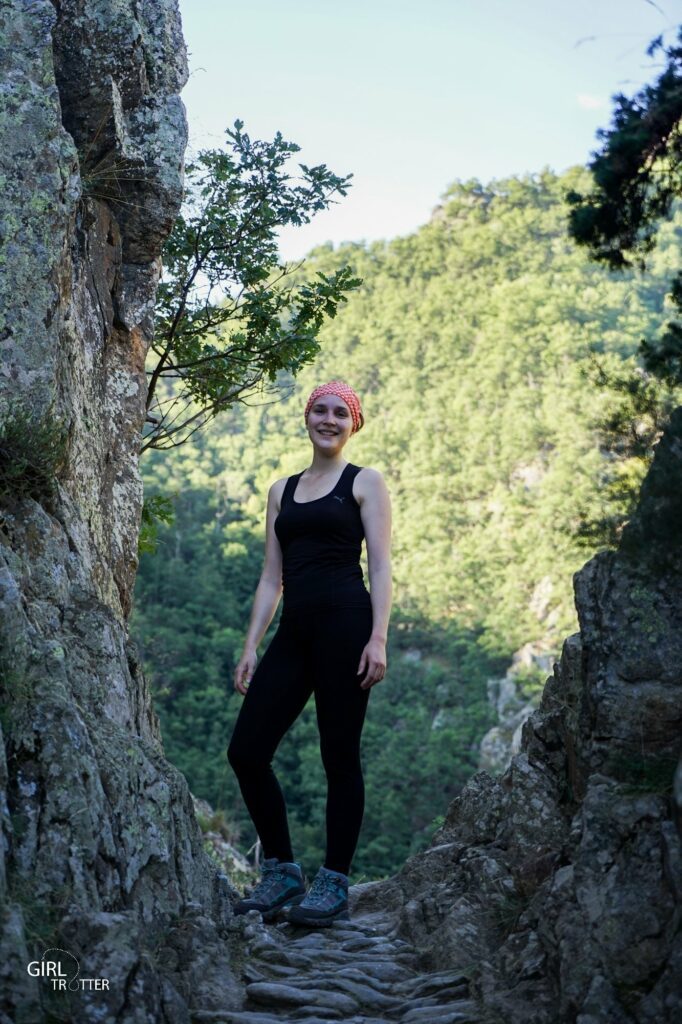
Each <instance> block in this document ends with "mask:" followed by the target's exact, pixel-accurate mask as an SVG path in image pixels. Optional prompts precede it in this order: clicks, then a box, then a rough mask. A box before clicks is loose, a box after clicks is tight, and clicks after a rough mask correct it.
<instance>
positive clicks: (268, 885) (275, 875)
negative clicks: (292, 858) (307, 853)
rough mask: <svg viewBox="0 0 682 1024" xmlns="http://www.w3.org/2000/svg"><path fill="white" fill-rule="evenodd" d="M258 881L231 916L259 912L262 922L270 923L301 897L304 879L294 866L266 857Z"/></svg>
mask: <svg viewBox="0 0 682 1024" xmlns="http://www.w3.org/2000/svg"><path fill="white" fill-rule="evenodd" d="M261 875H262V877H261V880H260V882H258V884H257V885H256V886H255V887H254V889H252V891H251V892H250V893H249V895H248V896H245V897H244V898H243V899H241V900H239V902H238V903H235V905H234V908H233V909H234V913H235V914H247V913H248V912H249V910H259V911H260V913H261V914H262V915H263V920H264V921H270V920H272V918H273V917H276V916H277V914H278V913H279V912H280V910H282V909H283V908H284V907H286V906H288V905H289V904H290V903H299V902H300V901H301V900H302V899H303V897H304V896H305V879H304V877H303V872H302V871H301V868H300V866H299V865H298V864H294V863H290V862H289V861H282V860H277V858H276V857H267V858H266V859H265V860H264V861H263V865H262V868H261Z"/></svg>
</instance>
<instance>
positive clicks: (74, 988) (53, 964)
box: [26, 946, 109, 992]
mask: <svg viewBox="0 0 682 1024" xmlns="http://www.w3.org/2000/svg"><path fill="white" fill-rule="evenodd" d="M48 953H63V954H64V956H60V957H54V958H53V957H50V958H49V959H46V957H47V955H48ZM26 969H27V971H28V973H29V974H30V975H31V977H33V978H46V979H47V980H48V981H49V982H51V983H52V988H53V990H54V991H55V992H66V990H67V989H68V990H69V991H70V992H81V991H83V990H88V991H92V990H99V989H107V990H108V988H109V979H108V978H79V977H78V975H79V974H80V969H81V968H80V963H79V962H78V958H77V957H75V956H74V954H73V953H70V952H69V951H68V949H60V947H59V946H50V948H49V949H46V950H45V952H44V953H43V955H42V957H41V959H40V960H31V962H30V964H29V965H28V967H27V968H26ZM72 975H73V976H72Z"/></svg>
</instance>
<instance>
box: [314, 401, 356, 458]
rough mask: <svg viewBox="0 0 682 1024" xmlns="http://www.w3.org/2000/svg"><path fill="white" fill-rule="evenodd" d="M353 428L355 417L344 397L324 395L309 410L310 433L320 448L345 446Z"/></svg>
mask: <svg viewBox="0 0 682 1024" xmlns="http://www.w3.org/2000/svg"><path fill="white" fill-rule="evenodd" d="M352 430H353V417H352V416H351V412H350V409H349V408H348V406H347V405H346V403H345V402H344V400H343V398H339V396H338V395H322V397H321V398H318V399H316V401H315V402H313V404H312V405H311V407H310V410H309V412H308V435H309V437H310V440H311V441H312V442H313V444H314V445H317V447H318V448H321V449H325V450H328V449H329V448H332V449H340V448H343V446H344V444H345V443H346V441H347V440H348V438H349V437H350V435H351V432H352Z"/></svg>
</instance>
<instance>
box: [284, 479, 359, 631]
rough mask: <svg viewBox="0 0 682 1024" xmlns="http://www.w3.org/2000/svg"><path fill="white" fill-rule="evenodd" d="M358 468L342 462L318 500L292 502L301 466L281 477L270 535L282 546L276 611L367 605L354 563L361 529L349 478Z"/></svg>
mask: <svg viewBox="0 0 682 1024" xmlns="http://www.w3.org/2000/svg"><path fill="white" fill-rule="evenodd" d="M361 469H362V466H354V465H353V464H352V463H350V462H349V463H348V464H347V465H346V466H345V467H344V469H343V472H342V473H341V476H340V478H339V480H338V482H337V484H336V486H335V487H334V488H333V490H331V491H330V492H329V493H328V494H324V495H322V497H321V498H313V500H312V501H305V502H299V501H294V491H295V489H296V485H297V484H298V481H299V479H300V478H301V475H302V474H303V470H301V472H300V473H295V474H294V475H293V476H290V477H289V478H288V479H287V482H286V485H285V487H284V492H283V494H282V503H281V508H280V511H279V514H278V515H277V518H276V519H275V533H276V535H277V539H278V540H279V543H280V547H281V548H282V586H283V594H282V599H283V605H282V610H283V611H284V610H286V609H289V610H291V611H293V610H297V609H301V608H305V607H307V606H311V605H314V606H315V607H318V608H319V607H320V606H324V607H325V608H327V607H329V608H358V607H362V608H364V607H369V608H371V607H372V604H371V600H370V596H369V591H368V590H367V588H366V586H365V582H364V577H363V573H362V566H361V565H360V553H361V550H362V541H363V538H364V536H365V530H364V527H363V525H362V519H361V517H360V506H359V505H358V503H357V501H356V500H355V498H354V497H353V480H354V479H355V477H356V476H357V474H358V473H359V472H360V470H361Z"/></svg>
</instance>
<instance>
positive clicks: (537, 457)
mask: <svg viewBox="0 0 682 1024" xmlns="http://www.w3.org/2000/svg"><path fill="white" fill-rule="evenodd" d="M588 186H589V172H588V171H587V170H586V169H584V168H578V167H576V168H573V169H571V170H569V171H567V172H566V173H564V174H563V175H557V174H555V173H553V172H552V171H550V170H549V169H545V170H543V171H541V172H539V173H537V174H528V175H524V176H520V177H511V178H507V179H502V180H494V181H492V182H490V183H487V184H484V183H481V182H479V181H477V180H471V181H466V182H457V183H455V184H453V185H452V186H451V187H450V188H449V189H448V190H447V192H446V193H445V195H444V196H443V198H442V200H441V202H440V204H439V205H438V207H437V208H436V209H435V210H434V212H433V215H432V217H431V219H430V221H429V222H428V223H427V224H426V225H424V226H423V227H422V228H420V229H419V230H418V231H416V232H415V233H413V234H411V235H408V236H405V237H400V238H396V239H394V240H392V241H387V242H382V243H373V244H362V243H353V244H346V245H342V246H339V247H337V248H333V247H332V246H331V245H330V246H322V247H320V248H317V249H315V250H314V251H313V252H311V253H310V254H309V256H308V259H307V261H306V266H305V272H306V274H308V275H310V274H311V273H313V272H315V271H318V270H319V271H322V272H323V273H324V274H327V275H331V274H334V273H336V272H338V271H339V270H342V269H343V268H344V267H350V270H351V272H352V274H353V275H356V276H357V277H358V278H361V279H362V284H361V286H360V287H358V288H356V289H355V290H353V291H352V292H351V293H350V295H349V297H348V301H347V302H346V303H344V304H342V305H340V306H339V310H338V313H337V315H336V317H335V318H334V319H330V320H328V321H327V322H326V323H325V324H324V326H323V327H322V329H321V331H320V335H319V340H320V344H321V350H320V352H319V354H318V355H317V357H316V359H315V361H314V363H313V364H312V365H305V366H303V367H302V368H301V369H300V371H299V372H298V374H297V376H296V378H294V377H293V376H291V375H289V374H285V373H282V372H280V374H279V376H278V379H277V385H278V387H279V390H280V394H279V395H272V394H268V395H263V397H262V398H261V399H251V400H250V401H249V404H248V405H247V404H244V403H242V402H237V403H235V404H234V405H232V406H231V407H230V408H228V409H226V410H225V411H224V412H222V413H221V415H220V416H218V417H217V418H216V419H215V420H213V421H212V422H210V423H209V424H208V425H207V426H206V427H205V428H204V429H202V430H201V431H198V432H197V433H196V434H194V435H193V436H192V439H191V440H190V441H189V442H187V443H185V444H183V445H181V446H180V447H178V448H177V449H174V450H173V451H171V452H164V451H160V450H154V449H150V450H149V451H147V452H145V453H144V456H143V459H142V471H143V475H144V484H145V495H146V498H147V500H150V499H152V498H153V497H154V496H165V497H172V499H173V507H174V520H173V521H172V522H169V523H163V522H161V523H160V524H159V526H158V546H157V548H156V551H153V552H152V551H146V552H144V553H143V554H142V556H141V560H140V569H139V574H138V580H137V587H136V594H135V606H134V612H133V617H132V632H133V636H134V638H135V639H136V641H137V642H138V644H139V646H140V651H141V656H142V660H143V663H144V666H145V670H146V672H147V674H148V676H149V678H150V681H151V685H152V690H153V694H154V703H155V707H156V709H157V712H158V714H159V717H160V720H161V726H162V732H163V739H164V746H165V749H166V753H167V756H168V757H169V758H170V760H171V761H172V762H173V763H174V764H175V765H177V767H178V768H179V769H180V770H181V771H182V772H183V773H184V774H185V776H186V778H187V780H188V783H189V786H190V788H191V790H192V792H193V793H194V794H195V795H196V796H198V797H202V798H204V799H206V800H208V801H209V802H210V803H211V804H212V805H213V806H214V807H215V808H216V809H219V810H221V811H222V812H223V814H224V817H225V819H226V820H227V822H228V823H229V831H230V834H231V836H232V838H233V839H234V841H235V842H236V844H237V845H238V846H239V847H240V848H241V849H242V850H243V851H244V852H245V851H247V850H248V849H249V848H250V847H251V846H252V845H253V843H254V841H255V839H256V836H255V832H254V830H253V826H252V825H251V822H250V819H249V818H248V815H247V812H246V809H245V807H244V806H243V803H242V800H241V796H240V793H239V789H238V786H237V782H236V779H235V777H234V776H233V774H232V771H231V769H230V767H229V765H228V763H227V760H226V755H225V751H226V747H227V743H228V741H229V737H230V733H231V729H232V724H233V722H234V720H235V717H236V715H237V713H238V710H239V704H240V701H241V699H242V698H241V697H240V696H239V695H238V694H236V693H235V692H234V691H233V684H232V673H233V669H234V665H235V664H236V662H237V660H238V658H239V656H240V654H241V650H242V644H243V639H244V635H245V632H246V628H247V625H248V619H249V613H250V609H251V602H252V599H253V595H254V591H255V588H256V584H257V582H258V578H259V575H260V571H261V567H262V558H263V542H264V525H265V503H266V494H267V490H268V487H269V486H270V484H271V483H272V482H273V481H274V480H275V479H277V478H278V477H282V476H288V475H290V474H292V473H295V472H298V471H299V470H301V469H303V468H305V467H306V466H307V465H309V463H310V458H311V448H310V442H309V440H308V436H307V433H306V430H305V426H304V421H303V408H304V405H305V400H306V398H307V396H308V394H309V393H310V391H311V390H312V388H313V387H314V386H315V385H316V384H318V383H321V382H324V381H326V380H328V379H330V378H341V379H344V380H347V381H348V382H349V383H350V384H351V385H352V386H353V387H354V388H355V390H356V391H357V392H358V394H359V395H360V397H361V400H362V402H363V411H364V415H365V420H366V425H365V427H364V429H363V430H362V431H360V433H359V434H357V435H355V436H353V437H352V438H351V439H350V441H349V442H348V444H347V446H346V448H345V449H344V456H345V457H346V458H347V459H348V460H349V461H351V462H354V463H356V464H359V465H363V466H374V467H376V468H377V469H379V470H381V472H382V473H383V474H384V477H385V479H386V482H387V484H388V487H389V491H390V494H391V499H392V506H393V547H392V559H393V579H394V604H393V612H392V616H391V624H390V629H389V639H388V648H387V650H388V666H387V672H386V677H385V679H384V680H383V681H382V682H381V683H379V684H378V685H376V686H375V687H374V688H373V689H372V691H371V696H370V702H369V710H368V714H367V720H366V725H365V730H364V733H363V764H364V768H365V784H366V808H365V818H364V823H363V828H362V833H361V836H360V842H359V845H358V849H357V852H356V855H355V859H354V862H353V874H352V879H351V881H352V882H358V881H361V880H367V879H374V878H380V877H384V876H386V875H388V874H390V873H392V872H393V871H395V870H396V869H397V868H398V867H399V866H400V865H401V864H402V863H403V862H404V861H405V859H406V857H408V856H409V855H410V854H412V853H415V852H416V851H418V850H420V849H422V848H424V847H425V846H426V845H428V842H429V840H430V837H431V835H432V833H433V830H434V827H435V825H436V824H437V823H438V822H439V819H440V817H441V816H442V815H443V814H444V813H445V811H446V809H447V806H448V804H449V803H450V801H451V800H452V798H453V797H454V796H456V795H457V793H458V792H459V791H460V789H461V788H462V786H463V785H464V783H465V782H466V781H467V779H468V778H469V777H470V776H471V774H472V773H473V772H474V771H475V770H476V769H477V765H478V752H479V743H480V740H481V737H482V736H483V734H484V733H485V731H486V730H487V729H488V728H490V727H491V726H492V725H493V724H495V721H494V716H493V712H492V709H491V707H490V705H489V703H488V700H487V696H486V680H487V679H489V678H491V677H497V676H500V675H503V674H504V673H505V671H506V670H507V668H508V667H509V664H510V662H511V656H512V654H513V652H514V651H516V650H517V649H518V648H519V647H521V646H522V645H523V644H525V643H527V642H530V641H533V642H538V643H540V644H541V645H542V648H543V650H546V651H548V652H550V653H552V654H555V655H556V656H557V657H558V655H559V653H560V649H561V644H562V642H563V639H564V638H565V637H566V636H568V635H569V634H570V633H572V632H575V630H576V629H577V621H576V615H575V609H574V604H573V593H572V575H573V573H574V572H575V571H576V570H577V569H579V568H580V567H581V566H582V565H583V564H584V562H585V561H586V560H587V558H588V557H589V556H590V555H591V554H592V553H593V552H594V551H596V550H597V549H598V547H599V546H600V544H603V542H604V540H603V537H601V536H600V534H599V531H598V530H592V531H590V529H589V524H591V523H597V522H600V521H602V520H603V519H604V518H607V519H608V517H609V516H612V515H613V514H614V513H615V514H618V513H619V511H622V506H623V505H624V503H625V502H626V499H627V496H628V495H631V494H632V493H634V491H636V488H637V485H638V483H639V481H640V480H641V479H642V477H643V475H644V472H645V469H646V458H645V457H644V456H643V455H642V454H641V452H640V451H639V449H637V448H636V447H635V448H633V447H632V446H630V447H628V446H627V445H624V446H622V447H621V449H620V450H618V449H616V450H614V448H613V446H610V445H608V444H607V443H606V442H605V436H604V430H603V424H604V423H605V422H607V421H608V420H609V419H610V418H611V419H613V418H614V417H616V418H617V417H618V415H619V410H620V409H621V408H622V406H623V402H624V401H625V399H624V397H623V393H622V392H621V391H619V390H617V389H615V388H609V387H601V386H598V383H597V380H598V377H599V374H600V373H603V372H606V373H607V374H612V375H614V376H618V375H619V374H620V375H623V374H633V373H636V372H637V371H636V369H635V368H636V351H637V348H638V345H639V343H640V341H641V339H642V338H643V337H653V336H655V335H656V334H657V333H658V332H659V330H660V329H661V326H662V325H663V324H664V323H665V322H666V320H667V319H669V315H670V312H669V306H668V303H669V300H668V299H667V298H666V292H667V291H668V290H669V282H670V278H671V276H672V273H673V272H674V271H675V269H676V266H677V259H678V256H679V250H680V239H681V236H682V212H680V210H679V209H676V210H675V211H674V216H673V217H672V218H671V219H670V220H669V221H667V222H666V223H665V224H664V225H663V226H662V227H661V230H660V233H659V236H658V243H657V248H656V250H655V252H654V253H653V254H652V256H651V258H650V260H649V263H648V267H647V273H646V275H642V274H640V273H639V272H638V271H636V270H629V269H628V270H625V271H624V272H621V273H614V272H611V271H609V270H608V269H606V268H604V267H601V266H598V265H596V264H595V263H594V262H591V261H590V260H589V257H588V255H587V254H586V253H585V252H584V251H581V249H580V248H579V247H577V246H576V244H575V243H574V242H573V241H572V240H571V238H570V237H569V235H568V232H567V216H568V213H567V206H566V201H565V196H566V193H567V192H568V191H569V190H571V189H578V190H580V189H584V188H587V187H588ZM643 418H644V416H643ZM639 427H641V429H644V427H643V426H642V424H641V423H640V424H638V423H635V424H634V425H633V428H632V429H634V430H637V429H638V428H639ZM654 435H655V431H654ZM653 439H655V436H653ZM586 524H587V527H588V528H586ZM363 567H364V570H365V574H366V573H367V566H366V563H365V564H364V566H363ZM278 617H279V612H278V614H277V615H276V616H275V619H274V620H273V623H272V624H271V626H270V629H269V630H268V633H267V634H266V637H265V638H264V641H263V643H262V644H261V647H260V651H259V653H260V654H262V652H263V650H264V649H265V646H266V645H267V643H268V641H269V639H270V637H271V636H272V634H273V632H274V630H275V628H276V626H277V622H278ZM523 684H524V689H525V692H526V694H527V695H530V694H535V695H537V694H539V692H540V690H541V689H542V686H543V684H544V678H543V677H542V676H539V677H538V676H537V675H536V676H532V675H531V676H529V677H528V678H526V679H524V680H523ZM275 767H276V769H277V771H278V775H279V777H280V780H281V782H282V786H283V789H284V792H285V795H286V798H287V803H288V806H289V811H290V822H291V831H292V838H293V841H294V851H295V855H296V856H297V859H298V860H299V861H301V863H302V864H303V867H304V869H305V870H306V871H308V872H309V873H312V872H314V871H315V870H316V868H317V866H318V865H319V864H320V863H321V862H322V859H323V856H324V846H323V842H324V801H325V791H326V785H325V779H324V773H323V769H322V766H321V763H320V758H319V750H318V737H317V727H316V724H315V716H314V707H313V704H312V702H311V703H309V705H308V707H307V708H306V709H305V711H304V713H303V715H302V716H301V718H300V719H299V721H298V722H297V723H296V725H295V726H294V728H293V729H292V730H291V732H290V734H289V735H288V736H287V737H286V738H285V740H284V741H283V743H282V745H281V746H280V749H279V751H278V753H277V757H276V762H275Z"/></svg>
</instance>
